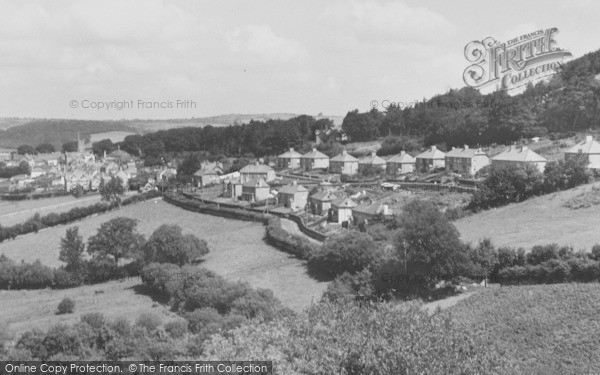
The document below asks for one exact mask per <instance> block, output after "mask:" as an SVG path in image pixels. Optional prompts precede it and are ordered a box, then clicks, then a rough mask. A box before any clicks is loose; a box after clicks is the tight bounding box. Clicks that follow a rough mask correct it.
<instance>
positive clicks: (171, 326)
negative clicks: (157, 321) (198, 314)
mask: <svg viewBox="0 0 600 375" xmlns="http://www.w3.org/2000/svg"><path fill="white" fill-rule="evenodd" d="M188 326H189V323H188V322H187V321H185V320H181V319H179V320H173V321H171V322H168V323H167V324H165V332H167V333H168V334H169V335H170V336H171V337H173V338H181V337H183V336H184V335H186V334H187V333H188Z"/></svg>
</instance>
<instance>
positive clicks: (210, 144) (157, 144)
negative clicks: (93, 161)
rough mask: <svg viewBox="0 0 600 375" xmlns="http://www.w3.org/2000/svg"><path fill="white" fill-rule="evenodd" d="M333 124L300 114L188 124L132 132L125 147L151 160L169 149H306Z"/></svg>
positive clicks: (247, 151) (233, 152) (256, 152)
mask: <svg viewBox="0 0 600 375" xmlns="http://www.w3.org/2000/svg"><path fill="white" fill-rule="evenodd" d="M332 127H333V122H332V121H331V120H329V119H320V120H315V118H314V117H312V116H306V115H302V116H298V117H294V118H291V119H289V120H268V121H250V123H248V124H243V125H232V126H226V127H213V126H210V125H209V126H205V127H202V128H200V127H188V128H178V129H170V130H162V131H158V132H156V133H150V134H146V135H143V136H142V135H130V136H128V137H126V138H125V140H124V142H123V143H121V149H122V150H124V151H127V152H129V153H131V154H132V155H142V156H143V157H144V160H145V161H146V163H148V164H153V163H155V162H157V160H159V159H160V158H161V157H163V156H165V154H166V153H175V152H183V151H204V152H207V153H210V154H212V155H227V156H243V155H249V154H251V155H254V156H263V155H275V154H280V153H282V152H284V151H285V150H286V149H288V148H290V147H295V148H297V149H304V148H306V147H308V144H309V142H310V141H312V140H314V139H315V131H317V130H327V129H331V128H332Z"/></svg>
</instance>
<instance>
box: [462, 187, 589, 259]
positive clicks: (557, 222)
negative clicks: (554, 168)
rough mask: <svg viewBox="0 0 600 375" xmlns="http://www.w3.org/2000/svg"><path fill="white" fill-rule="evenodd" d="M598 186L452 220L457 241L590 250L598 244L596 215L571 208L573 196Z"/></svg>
mask: <svg viewBox="0 0 600 375" xmlns="http://www.w3.org/2000/svg"><path fill="white" fill-rule="evenodd" d="M594 187H596V188H597V187H600V182H596V183H592V184H587V185H582V186H578V187H576V188H574V189H570V190H565V191H561V192H558V193H553V194H548V195H544V196H541V197H535V198H532V199H528V200H526V201H525V202H521V203H512V204H509V205H507V206H504V207H499V208H495V209H490V210H487V211H483V212H480V213H477V214H474V215H470V216H467V217H465V218H462V219H459V220H456V221H455V222H454V225H455V226H456V228H457V229H458V230H459V232H460V234H461V238H462V239H463V240H464V241H467V242H473V243H474V242H477V241H479V239H480V238H486V237H487V238H490V239H491V240H492V242H494V244H496V245H500V246H513V247H524V248H525V250H527V251H528V250H529V249H530V248H531V247H532V246H534V245H545V244H550V243H558V244H559V245H571V246H573V247H574V248H575V250H580V249H583V250H586V251H590V249H591V247H592V246H593V245H594V244H596V243H600V231H598V228H599V227H600V215H598V209H597V207H595V206H589V207H582V208H579V209H571V208H569V207H567V206H568V205H569V203H568V202H571V201H572V199H573V198H574V197H577V196H581V194H583V193H585V192H589V191H591V190H592V189H593V188H594Z"/></svg>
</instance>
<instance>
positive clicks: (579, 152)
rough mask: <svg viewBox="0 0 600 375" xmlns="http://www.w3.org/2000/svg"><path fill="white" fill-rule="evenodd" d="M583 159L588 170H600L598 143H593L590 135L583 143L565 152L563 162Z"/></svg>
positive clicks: (599, 145)
mask: <svg viewBox="0 0 600 375" xmlns="http://www.w3.org/2000/svg"><path fill="white" fill-rule="evenodd" d="M579 157H584V158H585V160H587V162H588V167H589V168H594V169H600V143H598V142H596V141H594V138H592V136H591V135H588V136H587V137H585V141H583V142H579V143H578V144H576V145H575V146H573V147H571V148H570V149H568V150H567V151H565V161H569V160H572V159H576V158H579Z"/></svg>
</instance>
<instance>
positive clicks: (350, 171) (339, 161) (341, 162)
mask: <svg viewBox="0 0 600 375" xmlns="http://www.w3.org/2000/svg"><path fill="white" fill-rule="evenodd" d="M357 171H358V159H357V158H355V157H354V156H352V155H350V154H349V153H348V152H347V151H346V150H344V151H342V153H341V154H339V155H336V156H335V157H333V158H332V159H331V160H330V161H329V172H330V173H338V174H345V175H348V176H352V175H355V174H356V172H357Z"/></svg>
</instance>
